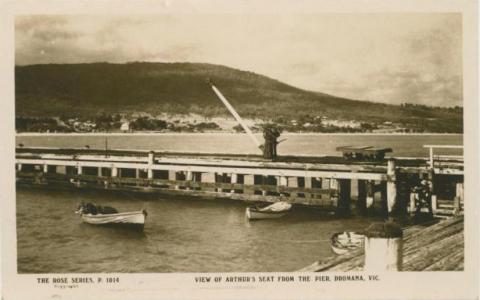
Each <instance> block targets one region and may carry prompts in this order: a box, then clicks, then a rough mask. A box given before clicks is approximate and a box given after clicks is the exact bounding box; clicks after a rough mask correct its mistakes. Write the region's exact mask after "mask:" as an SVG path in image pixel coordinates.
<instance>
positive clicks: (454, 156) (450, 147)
mask: <svg viewBox="0 0 480 300" xmlns="http://www.w3.org/2000/svg"><path fill="white" fill-rule="evenodd" d="M423 148H428V149H429V165H430V168H433V157H434V156H433V149H435V148H437V149H463V145H423ZM438 157H444V158H462V157H463V155H462V156H459V155H439V156H438Z"/></svg>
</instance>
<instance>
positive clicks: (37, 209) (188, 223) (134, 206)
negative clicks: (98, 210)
mask: <svg viewBox="0 0 480 300" xmlns="http://www.w3.org/2000/svg"><path fill="white" fill-rule="evenodd" d="M80 201H91V202H96V203H98V204H101V205H110V206H113V207H116V208H117V209H119V210H120V211H131V210H138V209H141V208H146V209H147V211H148V217H147V222H146V226H145V230H144V233H139V232H134V231H131V230H125V229H117V228H105V227H96V226H93V225H88V224H84V223H82V222H81V220H80V218H79V216H78V215H76V214H75V213H74V210H75V209H76V207H77V205H78V203H79V202H80ZM371 221H372V219H366V218H356V217H355V218H350V219H336V218H334V217H331V216H326V215H324V214H320V213H319V212H318V211H312V210H305V209H298V208H297V209H295V210H293V211H292V212H291V213H290V215H288V216H286V217H284V218H282V219H277V220H262V221H255V222H248V221H247V220H246V219H245V204H244V203H241V202H235V201H218V200H215V201H206V200H198V199H184V198H182V199H180V198H161V197H160V196H153V195H149V196H145V195H135V194H113V193H106V192H94V191H88V192H82V191H78V190H77V191H75V190H42V189H37V188H32V189H28V188H23V187H19V188H17V236H18V270H19V272H20V273H51V272H55V273H69V272H85V273H91V272H142V273H150V272H155V273H157V272H271V271H295V270H297V269H300V268H302V267H305V266H307V265H309V264H311V263H313V262H314V261H315V260H318V259H320V258H322V257H327V256H331V255H333V253H332V251H331V249H330V243H329V237H330V236H331V235H332V234H333V233H335V232H337V231H343V230H359V229H363V228H365V227H366V226H368V225H369V224H370V222H371Z"/></svg>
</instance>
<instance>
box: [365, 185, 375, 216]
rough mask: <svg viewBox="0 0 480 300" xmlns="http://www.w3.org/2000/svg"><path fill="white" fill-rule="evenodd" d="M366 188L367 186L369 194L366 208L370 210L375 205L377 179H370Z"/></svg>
mask: <svg viewBox="0 0 480 300" xmlns="http://www.w3.org/2000/svg"><path fill="white" fill-rule="evenodd" d="M366 188H367V196H366V200H365V208H366V209H367V210H368V209H371V208H372V207H373V200H374V196H375V181H372V180H368V181H367V187H366Z"/></svg>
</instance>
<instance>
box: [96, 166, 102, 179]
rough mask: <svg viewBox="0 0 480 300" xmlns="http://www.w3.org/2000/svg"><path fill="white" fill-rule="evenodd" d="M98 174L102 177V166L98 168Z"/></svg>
mask: <svg viewBox="0 0 480 300" xmlns="http://www.w3.org/2000/svg"><path fill="white" fill-rule="evenodd" d="M97 176H98V177H102V167H98V168H97Z"/></svg>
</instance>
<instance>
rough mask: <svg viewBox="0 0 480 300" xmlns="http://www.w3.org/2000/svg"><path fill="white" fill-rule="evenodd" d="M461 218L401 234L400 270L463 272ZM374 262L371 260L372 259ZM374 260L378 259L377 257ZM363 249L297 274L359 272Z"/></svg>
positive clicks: (363, 261) (315, 265)
mask: <svg viewBox="0 0 480 300" xmlns="http://www.w3.org/2000/svg"><path fill="white" fill-rule="evenodd" d="M464 243H465V242H464V222H463V216H457V217H454V218H450V219H446V220H442V221H440V222H438V223H437V224H434V225H431V226H428V227H426V226H422V225H415V226H412V227H409V228H406V229H405V230H404V231H403V249H402V251H401V255H402V256H403V257H402V259H401V261H402V266H401V270H402V271H463V269H464ZM374 259H375V258H374ZM377 259H378V257H377ZM364 263H365V251H364V248H360V249H358V250H355V251H353V252H351V253H348V254H345V255H339V256H332V257H329V258H325V259H322V260H320V261H318V262H315V263H314V264H312V265H310V266H308V267H305V268H303V269H301V270H298V272H329V271H345V272H346V271H363V270H364Z"/></svg>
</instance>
